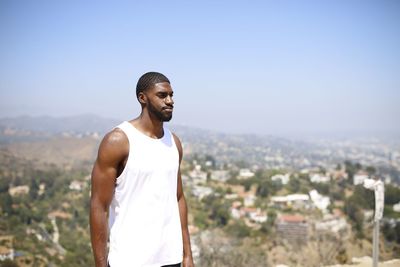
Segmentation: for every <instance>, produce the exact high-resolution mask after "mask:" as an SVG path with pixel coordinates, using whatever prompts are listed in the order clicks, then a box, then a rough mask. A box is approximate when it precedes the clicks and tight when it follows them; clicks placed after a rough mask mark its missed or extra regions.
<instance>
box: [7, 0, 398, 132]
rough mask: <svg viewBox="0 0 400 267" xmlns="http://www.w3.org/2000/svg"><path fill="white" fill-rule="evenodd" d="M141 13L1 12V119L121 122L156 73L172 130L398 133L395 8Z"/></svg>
mask: <svg viewBox="0 0 400 267" xmlns="http://www.w3.org/2000/svg"><path fill="white" fill-rule="evenodd" d="M83 2H85V3H83ZM142 2H145V3H135V1H130V2H129V3H128V2H122V1H107V2H100V1H15V0H12V1H7V0H2V1H0V38H1V42H0V117H4V116H17V115H25V114H30V115H55V116H65V115H67V116H69V115H77V114H82V113H93V114H98V115H101V116H106V117H112V118H117V119H121V120H124V119H130V118H133V117H135V116H136V115H137V114H138V112H139V110H140V109H139V104H138V103H137V100H136V97H135V86H136V82H137V79H138V78H139V77H140V76H141V74H143V73H144V72H147V71H159V72H162V73H164V74H166V75H167V76H168V77H169V78H170V80H171V82H172V86H173V88H174V90H175V107H176V108H175V111H174V118H173V121H174V123H178V124H184V125H190V126H196V127H200V128H208V129H216V130H219V131H225V132H241V133H244V132H245V133H269V134H296V133H334V132H362V133H370V132H380V133H386V132H397V133H400V2H399V1H397V0H392V1H385V0H380V1H366V0H362V1H361V0H360V1H352V0H345V1H336V0H335V1H300V0H295V1H286V0H283V1H196V2H195V1H142Z"/></svg>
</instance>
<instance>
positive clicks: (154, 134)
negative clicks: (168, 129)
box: [132, 112, 164, 138]
mask: <svg viewBox="0 0 400 267" xmlns="http://www.w3.org/2000/svg"><path fill="white" fill-rule="evenodd" d="M132 123H133V125H134V126H135V127H136V128H137V129H138V130H140V131H141V132H143V133H144V134H145V135H148V136H149V137H151V138H161V137H163V135H164V128H163V126H164V122H162V121H160V120H158V119H156V118H152V117H151V116H149V115H148V114H147V113H143V112H142V113H141V114H140V115H139V117H137V118H136V119H134V120H133V122H132Z"/></svg>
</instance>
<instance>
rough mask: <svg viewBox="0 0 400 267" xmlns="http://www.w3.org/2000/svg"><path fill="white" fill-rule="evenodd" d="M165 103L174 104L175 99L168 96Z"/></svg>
mask: <svg viewBox="0 0 400 267" xmlns="http://www.w3.org/2000/svg"><path fill="white" fill-rule="evenodd" d="M165 103H166V104H169V105H173V104H174V100H173V99H172V96H170V95H169V96H167V98H166V99H165Z"/></svg>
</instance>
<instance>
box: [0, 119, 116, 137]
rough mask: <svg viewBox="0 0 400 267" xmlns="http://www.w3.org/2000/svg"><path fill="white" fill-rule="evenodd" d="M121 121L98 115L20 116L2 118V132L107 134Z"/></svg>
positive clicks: (0, 124) (0, 120)
mask: <svg viewBox="0 0 400 267" xmlns="http://www.w3.org/2000/svg"><path fill="white" fill-rule="evenodd" d="M118 122H119V120H116V119H109V118H103V117H99V116H96V115H90V114H86V115H78V116H69V117H51V116H39V117H33V116H19V117H13V118H0V130H3V131H4V130H5V129H7V128H8V129H11V130H16V131H19V132H40V133H50V134H58V133H64V132H70V133H86V132H92V133H93V132H97V133H105V132H106V131H108V130H110V129H111V128H112V127H114V126H115V125H116V124H117V123H118Z"/></svg>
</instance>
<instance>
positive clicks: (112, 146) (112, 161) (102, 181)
mask: <svg viewBox="0 0 400 267" xmlns="http://www.w3.org/2000/svg"><path fill="white" fill-rule="evenodd" d="M126 148H127V140H126V136H125V134H124V133H122V132H119V131H113V132H111V133H109V134H107V135H106V136H105V137H104V139H103V141H102V142H101V144H100V147H99V153H98V156H97V159H96V162H95V164H94V167H93V171H92V201H97V202H100V203H99V204H102V205H105V206H108V205H109V203H110V202H111V199H112V196H113V194H114V188H115V182H116V179H117V173H118V168H119V166H120V163H121V162H122V161H123V159H124V157H125V156H126V153H128V152H129V151H128V150H126Z"/></svg>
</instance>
